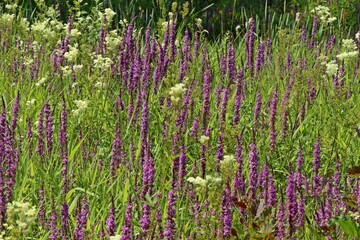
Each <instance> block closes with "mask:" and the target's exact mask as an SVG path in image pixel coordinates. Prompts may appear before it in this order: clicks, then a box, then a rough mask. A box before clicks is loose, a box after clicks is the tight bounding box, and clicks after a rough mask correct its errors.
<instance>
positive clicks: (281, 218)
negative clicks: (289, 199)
mask: <svg viewBox="0 0 360 240" xmlns="http://www.w3.org/2000/svg"><path fill="white" fill-rule="evenodd" d="M285 221H286V214H285V204H284V203H283V202H281V203H280V206H279V211H278V214H277V215H276V239H279V240H281V239H284V238H285V228H286V227H285Z"/></svg>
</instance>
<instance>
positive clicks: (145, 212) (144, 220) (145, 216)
mask: <svg viewBox="0 0 360 240" xmlns="http://www.w3.org/2000/svg"><path fill="white" fill-rule="evenodd" d="M150 223H151V222H150V207H149V205H147V204H146V203H144V204H143V206H142V216H141V219H140V226H141V229H142V232H143V235H142V239H147V235H148V231H149V229H150Z"/></svg>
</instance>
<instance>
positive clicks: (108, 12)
mask: <svg viewBox="0 0 360 240" xmlns="http://www.w3.org/2000/svg"><path fill="white" fill-rule="evenodd" d="M115 15H116V13H115V12H114V11H113V10H112V9H111V8H106V9H105V17H106V20H107V21H108V22H109V23H110V22H111V21H112V19H113V17H114V16H115Z"/></svg>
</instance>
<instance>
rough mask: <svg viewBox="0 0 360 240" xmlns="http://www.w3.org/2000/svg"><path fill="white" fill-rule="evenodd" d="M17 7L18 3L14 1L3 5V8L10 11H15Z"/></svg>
mask: <svg viewBox="0 0 360 240" xmlns="http://www.w3.org/2000/svg"><path fill="white" fill-rule="evenodd" d="M17 7H18V5H17V4H16V3H14V4H6V5H5V8H6V9H8V10H10V11H15V10H16V8H17Z"/></svg>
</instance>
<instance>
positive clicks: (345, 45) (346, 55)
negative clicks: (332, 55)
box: [336, 39, 359, 61]
mask: <svg viewBox="0 0 360 240" xmlns="http://www.w3.org/2000/svg"><path fill="white" fill-rule="evenodd" d="M341 47H342V49H343V52H342V53H340V54H338V55H337V56H336V57H337V58H338V59H339V60H340V61H342V60H347V59H350V58H354V57H356V56H357V55H358V54H359V52H358V51H357V46H356V43H355V42H354V40H353V39H343V40H342V46H341Z"/></svg>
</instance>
